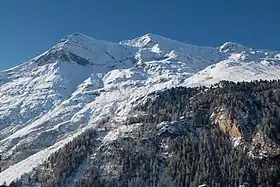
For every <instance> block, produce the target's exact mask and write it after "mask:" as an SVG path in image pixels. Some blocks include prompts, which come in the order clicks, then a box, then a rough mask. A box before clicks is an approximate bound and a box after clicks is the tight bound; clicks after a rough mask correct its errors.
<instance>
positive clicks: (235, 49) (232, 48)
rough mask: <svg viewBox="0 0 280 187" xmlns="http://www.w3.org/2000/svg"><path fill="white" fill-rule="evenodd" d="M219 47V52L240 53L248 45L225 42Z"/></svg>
mask: <svg viewBox="0 0 280 187" xmlns="http://www.w3.org/2000/svg"><path fill="white" fill-rule="evenodd" d="M219 48H220V52H226V53H240V52H242V51H245V50H247V49H248V47H246V46H244V45H241V44H239V43H236V42H225V43H224V44H222V45H221V46H220V47H219Z"/></svg>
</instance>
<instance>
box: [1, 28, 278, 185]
mask: <svg viewBox="0 0 280 187" xmlns="http://www.w3.org/2000/svg"><path fill="white" fill-rule="evenodd" d="M279 59H280V55H279V53H278V52H269V51H266V50H257V49H250V48H248V47H245V46H242V45H240V44H236V43H231V42H228V43H225V44H224V45H222V46H221V47H217V48H212V47H198V46H194V45H189V44H184V43H180V42H178V41H174V40H171V39H168V38H164V37H161V36H158V35H154V34H146V35H144V36H142V37H139V38H136V39H133V40H127V41H122V42H120V43H119V44H116V43H111V42H107V41H100V40H96V39H93V38H90V37H87V36H85V35H83V34H81V33H74V34H72V35H69V36H67V37H65V38H63V39H62V40H60V41H59V42H58V43H57V44H55V45H54V46H53V47H52V48H51V49H50V50H48V51H46V52H45V53H43V54H42V55H39V56H38V57H35V58H34V59H31V60H30V61H28V62H26V63H24V64H22V65H20V66H17V67H15V68H12V69H9V70H5V71H3V72H1V73H0V130H1V133H0V144H1V147H0V154H2V155H3V158H4V162H3V163H4V168H7V169H6V170H5V171H3V172H1V173H0V183H3V182H4V181H6V182H8V183H9V182H11V181H12V180H14V179H16V178H17V177H20V175H22V174H23V173H25V172H30V171H31V170H32V168H34V167H37V166H38V165H39V164H40V163H42V161H43V160H45V159H47V157H48V156H49V155H50V154H51V153H52V152H54V151H56V150H57V149H58V148H59V147H62V146H63V145H64V144H65V143H66V142H68V141H71V139H72V138H73V137H75V136H76V135H77V134H79V133H81V131H82V130H84V129H87V128H91V127H93V128H100V124H102V122H108V123H109V124H110V127H111V129H112V130H111V132H110V133H108V134H107V135H105V137H103V138H104V140H106V141H104V142H105V143H106V142H107V141H109V140H113V139H114V138H116V133H115V132H117V131H118V129H119V128H123V127H122V126H119V122H121V121H123V120H125V119H126V118H127V114H128V113H129V112H130V110H131V109H132V107H133V106H134V105H135V104H136V103H137V102H139V101H138V99H139V98H141V97H143V96H144V98H145V96H146V95H147V94H148V93H151V92H153V91H156V90H162V89H165V88H170V87H173V86H178V85H185V86H196V85H209V84H213V83H216V82H218V81H220V80H232V81H243V80H246V81H250V80H255V79H277V78H279V76H280V74H279V72H280V67H279V65H278V62H279ZM136 101H137V102H136ZM66 140H67V141H66ZM36 155H37V156H36ZM34 158H36V159H34ZM21 166H22V167H24V168H25V169H22V170H18V169H17V170H16V169H15V168H17V167H21ZM8 167H9V168H8ZM26 167H27V168H26ZM7 176H9V177H8V178H7Z"/></svg>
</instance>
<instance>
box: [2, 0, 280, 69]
mask: <svg viewBox="0 0 280 187" xmlns="http://www.w3.org/2000/svg"><path fill="white" fill-rule="evenodd" d="M279 7H280V1H279V0H1V1H0V69H4V68H8V67H12V66H14V65H16V64H19V63H22V62H24V61H26V60H28V59H30V58H31V57H34V56H36V55H38V54H40V53H42V52H44V51H45V50H47V49H48V48H49V47H51V46H52V45H53V44H55V43H56V41H57V40H59V39H60V38H61V37H63V36H66V35H68V34H70V33H73V32H82V33H84V34H86V35H89V36H91V37H94V38H97V39H103V40H109V41H119V40H124V39H131V38H134V37H137V36H141V35H143V34H145V33H147V32H151V33H155V34H159V35H162V36H166V37H169V38H172V39H176V40H179V41H182V42H186V43H190V44H196V45H204V46H218V45H220V44H221V43H223V42H225V41H235V42H238V43H241V44H244V45H248V46H252V47H257V48H268V49H280V46H279V42H280V40H279V39H280V24H279V23H280V11H279Z"/></svg>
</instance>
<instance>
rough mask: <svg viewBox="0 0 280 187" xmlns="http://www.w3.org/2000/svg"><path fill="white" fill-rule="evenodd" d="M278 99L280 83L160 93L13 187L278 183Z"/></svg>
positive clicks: (89, 133) (88, 134)
mask: <svg viewBox="0 0 280 187" xmlns="http://www.w3.org/2000/svg"><path fill="white" fill-rule="evenodd" d="M279 101H280V81H254V82H250V83H249V82H240V83H233V82H226V81H223V82H220V83H219V84H216V85H213V86H211V87H197V88H185V87H176V88H172V89H166V90H163V91H158V92H155V93H152V94H150V95H149V96H148V97H145V98H140V99H138V100H137V101H136V102H135V108H134V110H133V111H132V112H131V113H130V115H129V116H128V117H127V119H126V120H125V121H123V122H122V123H120V124H118V125H119V126H123V129H129V130H119V131H118V132H116V138H114V139H112V140H110V141H105V140H104V139H102V137H104V136H105V135H106V134H108V133H111V132H109V130H112V129H110V128H113V127H111V126H110V125H108V124H107V123H109V121H110V120H109V121H108V122H107V121H103V122H102V123H100V124H99V125H98V128H96V129H90V130H87V131H86V132H84V133H83V134H81V135H80V136H78V137H77V138H75V139H74V140H73V141H72V142H70V143H69V144H67V145H66V146H65V147H63V148H61V149H60V150H59V151H58V152H56V153H54V154H52V155H51V156H50V157H49V159H48V160H47V161H46V162H45V163H44V164H43V165H41V167H40V168H37V169H36V170H34V172H32V174H30V175H25V176H23V177H22V178H21V179H20V180H17V181H15V182H13V183H12V184H11V185H10V186H34V185H41V186H46V187H56V186H80V187H86V186H88V187H91V186H143V187H144V186H151V187H152V186H155V187H161V186H166V187H172V186H191V187H197V186H199V185H201V184H206V185H208V186H213V187H219V186H220V187H235V186H236V187H238V186H241V185H243V186H252V187H254V186H263V187H267V186H280V169H279V168H280V120H279V114H280V102H279ZM131 129H132V130H131ZM85 163H86V164H85Z"/></svg>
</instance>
